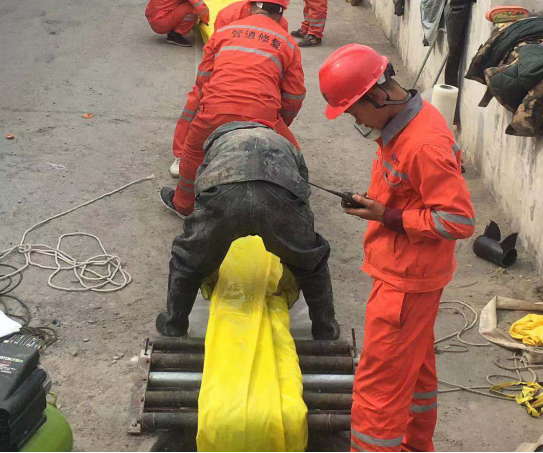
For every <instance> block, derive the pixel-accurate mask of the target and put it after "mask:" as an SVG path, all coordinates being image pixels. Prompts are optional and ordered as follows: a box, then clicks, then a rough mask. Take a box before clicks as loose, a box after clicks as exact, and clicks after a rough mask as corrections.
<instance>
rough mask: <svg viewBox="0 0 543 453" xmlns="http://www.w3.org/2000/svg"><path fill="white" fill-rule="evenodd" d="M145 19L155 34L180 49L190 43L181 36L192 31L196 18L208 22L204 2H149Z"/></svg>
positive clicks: (201, 0)
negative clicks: (164, 36)
mask: <svg viewBox="0 0 543 453" xmlns="http://www.w3.org/2000/svg"><path fill="white" fill-rule="evenodd" d="M145 17H147V20H148V21H149V25H151V28H152V29H153V31H154V32H155V33H158V34H159V35H166V41H168V42H169V43H170V44H175V45H177V46H182V47H190V46H192V43H191V42H190V41H189V40H188V39H186V38H185V37H184V36H183V35H186V34H187V33H189V32H190V31H191V30H192V27H193V26H194V24H195V23H196V20H197V19H198V17H200V20H201V21H202V22H206V23H207V22H209V9H208V7H207V5H206V4H205V1H204V0H150V1H149V3H148V4H147V8H146V9H145Z"/></svg>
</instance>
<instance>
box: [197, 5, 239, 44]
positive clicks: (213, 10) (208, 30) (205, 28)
mask: <svg viewBox="0 0 543 453" xmlns="http://www.w3.org/2000/svg"><path fill="white" fill-rule="evenodd" d="M237 1H238V0H206V5H207V7H208V8H209V25H206V24H204V23H203V22H200V25H199V27H200V34H201V35H202V39H203V40H204V43H206V42H207V41H208V40H209V38H210V37H211V35H212V34H213V32H214V31H215V19H216V18H217V14H219V11H220V10H221V9H223V8H224V7H225V6H228V5H231V4H232V3H235V2H237Z"/></svg>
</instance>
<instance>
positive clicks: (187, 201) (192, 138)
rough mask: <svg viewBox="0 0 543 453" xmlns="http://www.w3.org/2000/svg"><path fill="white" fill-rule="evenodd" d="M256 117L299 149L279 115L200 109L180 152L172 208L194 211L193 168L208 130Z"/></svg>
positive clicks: (195, 165)
mask: <svg viewBox="0 0 543 453" xmlns="http://www.w3.org/2000/svg"><path fill="white" fill-rule="evenodd" d="M257 119H265V120H267V123H269V124H271V125H272V127H273V128H274V129H275V131H276V132H277V133H278V134H280V135H282V136H283V137H285V138H286V139H287V140H289V141H290V142H291V143H292V144H293V145H294V146H296V147H297V148H298V149H300V146H299V145H298V143H297V142H296V139H295V138H294V135H293V134H292V132H291V131H290V129H289V128H288V126H287V125H286V124H285V122H284V121H283V119H282V118H277V117H276V119H274V120H269V119H268V118H249V117H245V116H240V115H229V114H228V115H227V114H216V113H209V112H207V113H206V112H205V111H204V110H201V111H200V112H199V113H198V114H197V115H196V118H195V119H194V121H193V122H192V123H190V126H189V130H188V133H187V136H186V138H185V141H184V143H183V146H182V149H181V153H180V155H179V157H180V159H181V160H180V162H179V181H178V183H177V187H176V189H175V195H174V198H173V204H174V206H175V209H177V210H178V211H179V212H181V213H183V214H187V215H188V214H190V213H191V212H192V211H193V210H194V180H195V179H196V171H197V170H198V167H200V165H201V164H202V162H203V160H204V151H203V147H204V142H205V141H206V140H207V138H208V137H209V136H210V135H211V133H212V132H213V131H214V130H215V129H217V128H218V127H220V126H222V125H223V124H226V123H230V122H232V121H254V120H257ZM174 146H175V142H174Z"/></svg>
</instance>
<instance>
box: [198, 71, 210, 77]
mask: <svg viewBox="0 0 543 453" xmlns="http://www.w3.org/2000/svg"><path fill="white" fill-rule="evenodd" d="M196 75H197V76H201V77H211V71H200V70H198V72H197V73H196Z"/></svg>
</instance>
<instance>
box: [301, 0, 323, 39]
mask: <svg viewBox="0 0 543 453" xmlns="http://www.w3.org/2000/svg"><path fill="white" fill-rule="evenodd" d="M304 3H305V6H304V21H303V22H302V31H303V32H304V33H309V34H310V35H314V36H316V37H317V38H322V35H323V33H324V26H325V24H326V13H327V9H328V0H304Z"/></svg>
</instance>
